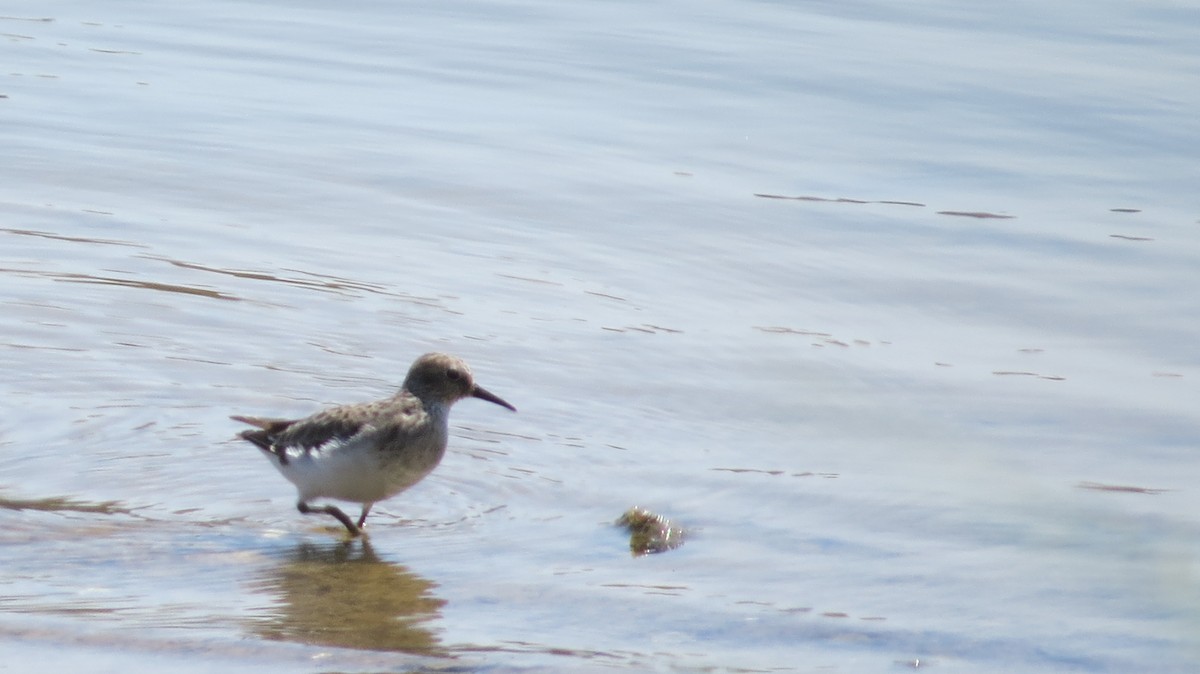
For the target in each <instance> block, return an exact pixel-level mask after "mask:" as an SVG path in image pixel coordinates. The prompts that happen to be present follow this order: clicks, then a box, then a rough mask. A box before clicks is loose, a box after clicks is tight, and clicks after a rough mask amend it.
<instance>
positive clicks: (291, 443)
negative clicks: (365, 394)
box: [266, 405, 376, 449]
mask: <svg viewBox="0 0 1200 674" xmlns="http://www.w3.org/2000/svg"><path fill="white" fill-rule="evenodd" d="M375 416H376V412H375V410H374V409H373V406H361V405H357V406H356V405H343V406H340V407H331V408H329V409H327V410H324V411H322V412H318V413H316V414H314V415H312V416H311V417H306V418H304V419H298V420H296V421H292V422H289V423H288V424H287V425H285V426H280V427H277V428H272V429H266V431H267V434H268V437H269V438H270V441H271V444H272V445H273V446H275V447H296V448H302V449H315V448H317V447H321V446H324V445H326V444H328V443H330V442H336V443H342V442H345V441H347V440H349V439H350V438H352V437H354V436H356V435H358V434H360V433H362V432H364V431H368V430H369V429H370V428H371V421H372V420H373V419H374V418H375Z"/></svg>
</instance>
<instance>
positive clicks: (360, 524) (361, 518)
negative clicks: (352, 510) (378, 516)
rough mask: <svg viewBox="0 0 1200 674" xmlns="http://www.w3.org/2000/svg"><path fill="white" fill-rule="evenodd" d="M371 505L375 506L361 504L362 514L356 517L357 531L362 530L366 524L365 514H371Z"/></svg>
mask: <svg viewBox="0 0 1200 674" xmlns="http://www.w3.org/2000/svg"><path fill="white" fill-rule="evenodd" d="M373 505H375V504H374V503H364V504H363V507H362V514H361V515H359V516H358V528H359V529H361V528H363V525H364V524H365V523H366V521H367V513H369V512H371V506H373Z"/></svg>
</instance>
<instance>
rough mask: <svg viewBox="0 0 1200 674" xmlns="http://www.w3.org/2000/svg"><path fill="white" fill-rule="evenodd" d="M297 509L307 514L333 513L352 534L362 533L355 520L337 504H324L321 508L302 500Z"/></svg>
mask: <svg viewBox="0 0 1200 674" xmlns="http://www.w3.org/2000/svg"><path fill="white" fill-rule="evenodd" d="M296 510H299V511H300V512H302V513H304V514H305V515H308V514H311V513H325V514H326V515H333V516H334V517H336V518H337V521H339V522H341V523H342V524H344V525H346V529H347V530H348V531H349V532H350V535H351V536H357V535H359V534H361V533H362V529H359V528H358V527H357V526H355V525H354V520H352V519H350V516H349V515H347V514H346V513H344V512H342V510H341V508H338V507H337V506H335V505H323V506H321V507H320V508H314V507H312V506H310V505H308V504H307V503H305V502H304V501H300V502H299V503H297V504H296Z"/></svg>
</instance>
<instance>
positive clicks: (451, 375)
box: [446, 368, 462, 381]
mask: <svg viewBox="0 0 1200 674" xmlns="http://www.w3.org/2000/svg"><path fill="white" fill-rule="evenodd" d="M446 378H447V379H449V380H450V381H458V380H459V379H462V373H461V372H459V371H458V370H456V369H454V368H450V369H449V370H446Z"/></svg>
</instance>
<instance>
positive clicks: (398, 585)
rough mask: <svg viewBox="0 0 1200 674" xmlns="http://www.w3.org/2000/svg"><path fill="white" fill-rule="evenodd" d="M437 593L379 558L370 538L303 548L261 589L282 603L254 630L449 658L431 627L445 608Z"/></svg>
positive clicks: (304, 640) (263, 634) (259, 584)
mask: <svg viewBox="0 0 1200 674" xmlns="http://www.w3.org/2000/svg"><path fill="white" fill-rule="evenodd" d="M433 588H434V584H433V583H432V582H430V581H428V580H425V579H424V578H421V577H420V576H418V575H416V574H414V573H412V572H411V571H409V570H408V569H406V568H405V567H404V566H402V565H399V564H392V563H390V562H385V561H382V560H380V559H379V558H378V557H377V556H376V555H375V553H374V551H372V549H371V544H370V542H369V541H368V540H366V539H361V540H357V541H345V542H343V543H339V544H333V545H314V544H311V543H303V544H301V545H299V546H297V547H296V548H295V550H293V551H292V552H291V554H289V555H288V556H287V558H285V559H284V560H283V561H282V562H281V563H280V564H279V565H278V566H277V567H275V568H274V569H271V570H270V571H268V573H267V575H266V577H264V578H262V579H261V580H259V581H258V582H257V583H256V584H255V589H256V591H259V592H263V593H265V594H269V595H271V596H272V597H274V598H275V599H276V600H277V601H278V602H279V603H278V605H277V607H276V608H274V609H272V610H269V611H268V612H267V613H266V615H263V616H261V617H260V618H258V619H257V620H255V621H254V624H253V630H254V632H255V633H257V634H258V635H259V636H261V637H263V638H266V639H274V640H281V641H298V642H302V643H306V644H320V645H324V646H336V647H340V648H360V649H369V650H385V651H401V652H405V653H412V654H415V655H446V652H445V651H444V650H443V649H442V648H441V647H440V646H439V644H438V642H437V637H435V636H434V634H433V632H432V631H431V630H429V629H428V628H427V623H428V622H429V621H431V620H433V619H434V618H437V617H438V616H439V615H440V613H439V611H440V609H441V607H442V606H444V605H445V604H446V601H445V600H444V599H438V598H437V597H435V596H433V594H432V590H433Z"/></svg>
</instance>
